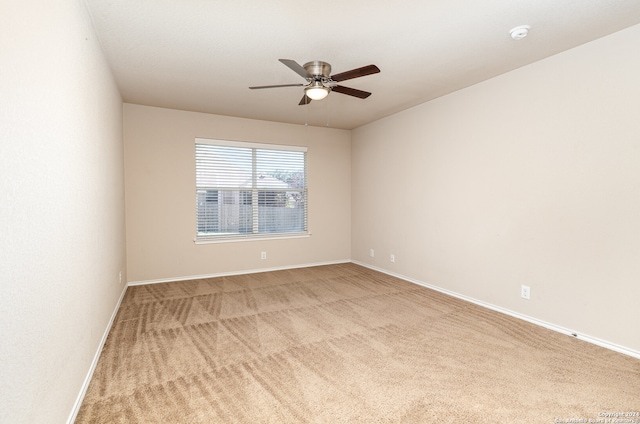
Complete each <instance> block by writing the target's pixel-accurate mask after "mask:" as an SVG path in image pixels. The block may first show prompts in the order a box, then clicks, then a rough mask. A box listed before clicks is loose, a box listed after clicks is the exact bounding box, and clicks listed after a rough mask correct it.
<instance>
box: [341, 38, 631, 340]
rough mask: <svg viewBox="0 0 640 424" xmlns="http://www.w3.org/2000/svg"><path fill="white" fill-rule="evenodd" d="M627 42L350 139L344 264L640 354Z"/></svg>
mask: <svg viewBox="0 0 640 424" xmlns="http://www.w3.org/2000/svg"><path fill="white" fill-rule="evenodd" d="M638 46H640V26H635V27H631V28H629V29H627V30H624V31H621V32H619V33H616V34H613V35H611V36H608V37H606V38H602V39H599V40H596V41H594V42H591V43H589V44H586V45H583V46H580V47H578V48H575V49H572V50H570V51H567V52H564V53H562V54H558V55H556V56H554V57H551V58H548V59H546V60H543V61H540V62H537V63H534V64H532V65H530V66H526V67H523V68H520V69H518V70H515V71H513V72H510V73H507V74H504V75H502V76H499V77H497V78H494V79H492V80H489V81H486V82H484V83H481V84H478V85H475V86H473V87H470V88H467V89H464V90H461V91H458V92H456V93H453V94H450V95H448V96H445V97H442V98H439V99H436V100H434V101H431V102H428V103H426V104H423V105H420V106H418V107H415V108H413V109H410V110H407V111H404V112H401V113H398V114H397V115H394V116H391V117H389V118H386V119H382V120H380V121H377V122H374V123H371V124H369V125H366V126H363V127H361V128H358V129H356V130H354V131H353V135H352V231H353V238H352V258H353V259H354V260H356V261H360V262H363V263H367V264H370V265H373V266H376V267H379V268H382V269H386V270H388V271H391V272H395V273H398V274H400V275H404V276H407V277H409V278H413V279H416V280H418V281H421V282H423V283H426V284H430V285H433V286H436V287H439V288H442V289H445V290H449V291H452V292H455V293H458V294H461V295H463V296H468V297H470V298H473V299H476V300H479V301H481V302H485V303H489V304H492V305H495V306H498V307H500V308H504V309H508V310H510V311H513V312H516V313H518V314H521V315H525V316H528V317H532V318H535V319H538V320H542V321H545V322H548V323H551V324H553V325H555V326H560V327H563V328H565V329H570V330H573V331H576V332H578V333H579V334H582V335H587V336H590V337H593V338H596V339H600V340H602V341H605V342H607V343H611V344H614V345H618V346H621V347H624V348H628V349H631V350H635V351H636V352H640V331H638V323H640V308H639V307H638V299H640V102H639V101H638V96H639V94H640V78H639V75H640V49H639V48H638ZM427 77H428V76H427ZM370 248H374V249H375V251H376V256H375V257H374V258H371V257H369V256H368V253H369V249H370ZM391 253H393V254H395V255H396V263H391V262H390V261H389V255H390V254H391ZM521 284H525V285H528V286H530V287H531V296H532V298H531V300H530V301H526V300H523V299H521V298H520V285H521Z"/></svg>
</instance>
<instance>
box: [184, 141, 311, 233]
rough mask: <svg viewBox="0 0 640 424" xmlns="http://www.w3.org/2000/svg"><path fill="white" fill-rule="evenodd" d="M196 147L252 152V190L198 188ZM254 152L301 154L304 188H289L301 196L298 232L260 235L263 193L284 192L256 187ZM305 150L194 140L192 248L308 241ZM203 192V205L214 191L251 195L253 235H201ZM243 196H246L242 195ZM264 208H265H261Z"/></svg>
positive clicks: (280, 145) (254, 143)
mask: <svg viewBox="0 0 640 424" xmlns="http://www.w3.org/2000/svg"><path fill="white" fill-rule="evenodd" d="M198 145H211V146H220V147H232V148H233V147H239V148H245V149H251V152H252V155H251V156H252V159H251V168H252V170H251V187H250V188H247V187H232V188H229V187H222V186H215V187H214V186H206V185H198V163H197V161H198V159H197V156H198ZM257 150H267V151H278V150H281V151H283V152H296V153H302V154H303V173H304V177H303V178H304V187H302V188H291V190H289V191H292V192H300V193H302V196H303V202H304V203H303V208H304V209H303V212H302V215H303V217H302V220H303V224H302V225H303V228H302V230H301V231H284V232H260V229H259V227H260V223H259V222H258V216H259V213H258V211H259V207H260V205H261V203H260V199H262V196H261V195H262V194H263V193H273V192H278V191H280V192H287V190H286V189H274V188H270V187H260V186H259V185H258V183H257V181H258V179H259V178H258V171H257V162H258V160H257V154H256V152H257ZM307 151H308V149H307V147H306V146H297V145H282V144H269V143H257V142H246V141H235V140H221V139H209V138H201V137H196V138H195V143H194V159H195V161H196V163H195V164H194V170H195V174H196V175H195V177H196V178H195V189H196V190H195V191H196V193H195V194H196V205H195V206H196V210H195V225H194V227H195V237H194V240H193V241H194V243H195V244H209V243H225V242H238V241H256V240H270V239H287V238H304V237H309V236H310V235H311V233H310V232H309V219H308V210H309V201H308V178H307V174H308V158H307ZM202 190H205V201H207V199H208V192H209V191H210V190H211V191H217V193H221V192H223V191H238V192H239V196H240V198H241V199H242V198H243V194H244V192H250V196H249V197H250V198H251V200H252V201H251V203H250V204H251V207H252V221H253V224H252V231H251V232H247V233H242V232H240V233H224V234H223V233H221V234H208V235H201V234H200V233H201V232H200V231H199V226H200V220H199V215H198V214H199V207H200V206H199V204H198V203H199V200H198V193H199V192H201V191H202ZM245 196H246V195H245ZM263 206H264V205H263Z"/></svg>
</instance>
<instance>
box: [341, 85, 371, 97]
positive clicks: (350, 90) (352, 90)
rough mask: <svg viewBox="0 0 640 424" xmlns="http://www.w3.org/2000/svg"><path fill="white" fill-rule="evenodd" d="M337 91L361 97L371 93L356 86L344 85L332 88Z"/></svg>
mask: <svg viewBox="0 0 640 424" xmlns="http://www.w3.org/2000/svg"><path fill="white" fill-rule="evenodd" d="M331 91H335V92H336V93H341V94H346V95H348V96H353V97H358V98H360V99H366V98H367V97H369V96H370V95H371V93H369V92H368V91H362V90H356V89H355V88H351V87H345V86H343V85H336V86H335V87H333V88H332V89H331Z"/></svg>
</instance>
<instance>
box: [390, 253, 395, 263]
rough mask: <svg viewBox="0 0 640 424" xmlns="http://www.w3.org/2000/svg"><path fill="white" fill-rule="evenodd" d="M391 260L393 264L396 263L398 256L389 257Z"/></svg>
mask: <svg viewBox="0 0 640 424" xmlns="http://www.w3.org/2000/svg"><path fill="white" fill-rule="evenodd" d="M389 260H390V261H391V262H395V261H396V255H394V254H391V256H390V257H389Z"/></svg>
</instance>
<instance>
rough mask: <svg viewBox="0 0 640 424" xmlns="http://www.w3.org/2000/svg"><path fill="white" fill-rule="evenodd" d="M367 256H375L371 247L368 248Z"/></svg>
mask: <svg viewBox="0 0 640 424" xmlns="http://www.w3.org/2000/svg"><path fill="white" fill-rule="evenodd" d="M369 256H371V257H372V258H373V257H374V256H375V252H374V251H373V249H369Z"/></svg>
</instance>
